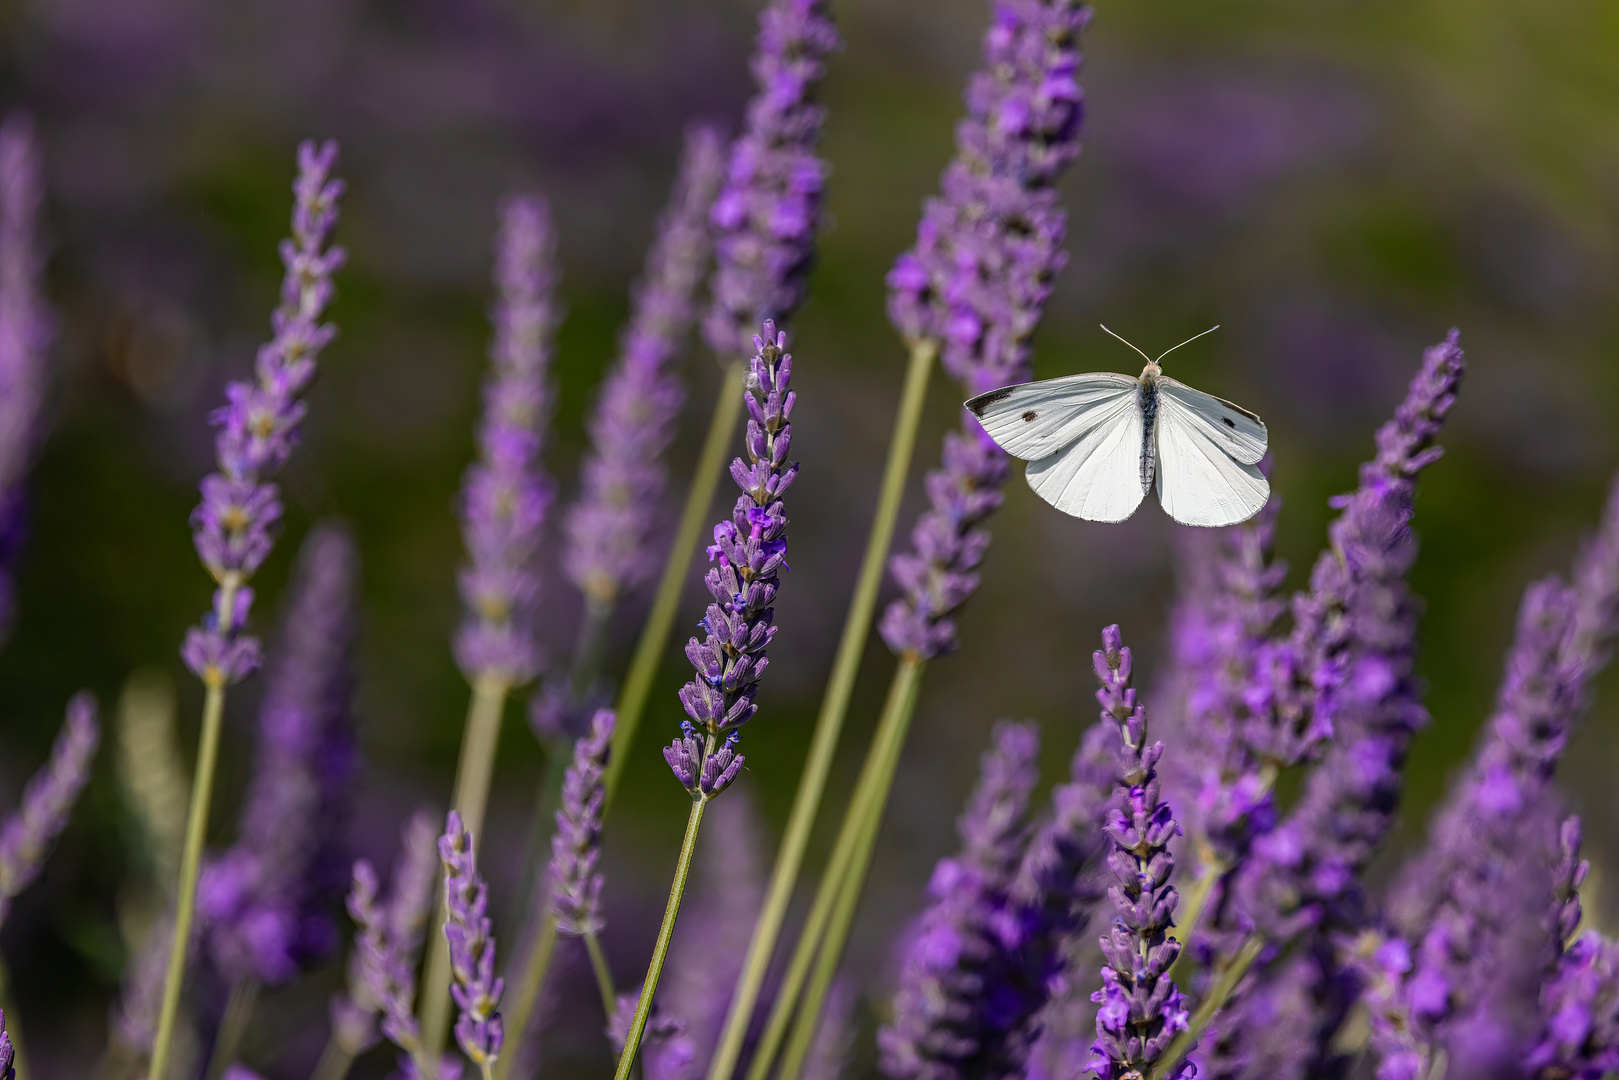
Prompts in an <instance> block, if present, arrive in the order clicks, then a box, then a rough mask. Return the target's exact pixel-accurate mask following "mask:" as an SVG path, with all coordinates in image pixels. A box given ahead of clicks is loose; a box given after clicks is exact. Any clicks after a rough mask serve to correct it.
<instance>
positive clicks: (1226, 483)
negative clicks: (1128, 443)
mask: <svg viewBox="0 0 1619 1080" xmlns="http://www.w3.org/2000/svg"><path fill="white" fill-rule="evenodd" d="M1167 381H1168V380H1160V381H1159V386H1160V388H1162V386H1163V384H1164V382H1167ZM1176 387H1177V389H1179V390H1182V391H1184V390H1187V389H1189V388H1188V387H1184V386H1180V384H1176ZM1191 392H1192V393H1193V394H1197V396H1198V397H1199V398H1208V399H1209V400H1210V401H1216V402H1218V401H1219V400H1220V399H1219V398H1211V397H1209V395H1208V394H1201V393H1198V391H1196V390H1193V391H1191ZM1156 428H1157V430H1156V432H1155V434H1156V437H1157V438H1156V441H1157V444H1158V445H1157V453H1158V469H1157V472H1158V501H1159V502H1160V503H1162V504H1163V507H1164V512H1165V513H1167V514H1168V515H1169V516H1170V517H1172V518H1174V519H1175V520H1176V521H1178V522H1180V523H1181V524H1182V525H1203V526H1220V525H1235V524H1236V523H1237V522H1239V521H1247V520H1248V519H1249V518H1251V517H1253V516H1254V515H1255V514H1257V513H1259V508H1260V507H1262V506H1264V505H1265V500H1266V499H1268V498H1270V482H1269V481H1268V480H1266V479H1265V474H1264V473H1262V472H1260V471H1259V468H1258V466H1257V465H1256V464H1255V462H1257V461H1258V457H1257V456H1256V457H1255V458H1254V461H1243V460H1241V459H1239V458H1237V457H1236V456H1235V455H1234V454H1233V453H1232V451H1231V449H1229V448H1228V447H1229V446H1230V442H1231V440H1230V439H1227V438H1225V437H1223V435H1222V432H1221V430H1220V429H1224V430H1225V431H1227V432H1229V431H1234V430H1236V429H1234V428H1230V429H1227V428H1225V425H1224V424H1220V425H1219V428H1218V429H1216V428H1214V427H1213V426H1212V425H1211V424H1210V423H1209V421H1208V416H1207V413H1205V412H1199V411H1197V410H1195V409H1193V408H1192V407H1191V406H1189V405H1187V404H1186V400H1185V398H1184V397H1183V396H1182V395H1181V394H1168V393H1161V394H1160V395H1159V399H1158V422H1157V425H1156ZM1260 430H1261V431H1263V430H1264V428H1263V426H1261V428H1260ZM1251 449H1252V447H1251V446H1248V447H1246V448H1245V449H1243V450H1242V452H1243V453H1244V454H1246V453H1248V452H1250V451H1251ZM1263 450H1264V444H1263V443H1261V444H1260V453H1261V454H1263Z"/></svg>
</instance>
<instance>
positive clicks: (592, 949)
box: [585, 933, 618, 1024]
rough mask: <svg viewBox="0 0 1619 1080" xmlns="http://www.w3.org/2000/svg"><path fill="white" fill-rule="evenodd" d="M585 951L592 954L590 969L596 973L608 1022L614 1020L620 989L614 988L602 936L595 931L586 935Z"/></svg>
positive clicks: (598, 988) (603, 1010)
mask: <svg viewBox="0 0 1619 1080" xmlns="http://www.w3.org/2000/svg"><path fill="white" fill-rule="evenodd" d="M585 952H587V953H589V954H590V970H591V971H592V972H594V973H595V975H596V989H597V990H598V991H599V992H600V993H601V996H602V1012H603V1014H605V1015H606V1017H607V1022H608V1023H609V1024H611V1023H612V1022H613V1013H615V1012H617V1011H618V991H617V990H614V989H613V970H612V969H611V968H609V967H608V966H607V954H606V953H604V952H602V943H601V938H599V937H597V936H596V935H595V934H594V933H589V934H586V935H585Z"/></svg>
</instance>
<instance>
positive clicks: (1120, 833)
mask: <svg viewBox="0 0 1619 1080" xmlns="http://www.w3.org/2000/svg"><path fill="white" fill-rule="evenodd" d="M1092 666H1093V667H1094V668H1095V670H1096V678H1097V680H1098V681H1099V682H1100V683H1101V684H1102V688H1101V689H1100V690H1098V691H1097V692H1096V700H1097V701H1098V702H1099V703H1100V704H1101V706H1102V718H1103V723H1107V722H1109V721H1111V722H1112V723H1113V724H1114V725H1116V728H1117V732H1118V734H1119V736H1120V737H1121V738H1122V739H1123V743H1124V746H1123V751H1122V752H1121V753H1120V754H1119V756H1118V758H1117V764H1116V765H1115V773H1114V793H1113V797H1112V798H1111V799H1110V800H1109V801H1108V805H1107V808H1106V811H1105V813H1104V814H1103V816H1102V817H1101V818H1100V824H1101V827H1102V831H1103V832H1104V833H1105V834H1106V836H1107V838H1108V840H1110V841H1111V842H1112V845H1113V850H1112V852H1110V853H1109V855H1108V857H1107V865H1108V869H1109V870H1111V871H1112V873H1113V878H1114V881H1115V884H1114V885H1112V886H1111V887H1109V889H1108V897H1109V899H1111V900H1112V901H1113V909H1114V915H1113V925H1112V927H1111V928H1110V929H1109V932H1108V935H1107V936H1106V937H1104V938H1103V939H1102V955H1103V956H1104V957H1105V958H1106V960H1107V963H1106V964H1105V965H1104V966H1103V967H1102V989H1100V990H1098V991H1097V992H1096V993H1095V994H1093V995H1091V1000H1092V1001H1095V1002H1096V1003H1097V1004H1098V1005H1100V1006H1101V1008H1099V1009H1098V1010H1097V1012H1096V1043H1095V1044H1094V1045H1093V1046H1092V1047H1091V1052H1092V1054H1093V1055H1094V1056H1093V1057H1092V1059H1091V1061H1090V1063H1089V1064H1088V1065H1087V1066H1086V1067H1087V1068H1089V1069H1091V1070H1092V1071H1094V1072H1095V1073H1096V1075H1097V1076H1098V1077H1099V1078H1100V1080H1129V1078H1131V1077H1140V1076H1145V1075H1147V1074H1148V1073H1150V1072H1152V1070H1153V1066H1154V1065H1155V1064H1156V1063H1157V1061H1158V1059H1159V1058H1160V1057H1161V1056H1162V1055H1163V1053H1164V1051H1165V1050H1167V1049H1168V1048H1169V1044H1170V1041H1171V1040H1172V1039H1173V1038H1174V1037H1175V1033H1176V1032H1179V1031H1185V1030H1186V1029H1187V1020H1188V1016H1189V1010H1188V1009H1187V1007H1186V995H1184V994H1182V993H1181V992H1180V990H1179V988H1177V987H1176V985H1175V981H1174V980H1173V979H1171V978H1170V977H1169V969H1170V968H1171V967H1172V966H1173V965H1174V963H1175V958H1176V957H1177V956H1179V955H1180V943H1179V942H1178V941H1176V940H1175V939H1174V938H1171V937H1169V936H1168V931H1169V929H1170V928H1171V927H1173V926H1174V925H1175V920H1174V916H1175V906H1176V904H1177V902H1178V900H1179V897H1178V895H1177V894H1176V892H1175V886H1174V885H1173V884H1172V883H1171V878H1173V876H1174V873H1175V859H1174V856H1173V855H1171V854H1170V851H1169V842H1170V840H1171V838H1173V837H1175V836H1177V835H1179V833H1180V826H1179V825H1178V824H1176V822H1175V818H1174V814H1173V811H1172V810H1171V808H1170V806H1169V804H1168V803H1167V802H1165V801H1163V799H1162V789H1161V785H1160V784H1159V781H1158V775H1157V765H1158V760H1159V758H1161V757H1163V754H1164V744H1163V743H1153V744H1152V745H1150V746H1149V745H1148V744H1147V712H1146V710H1145V709H1144V708H1142V707H1141V706H1140V705H1138V704H1136V692H1135V690H1134V689H1132V688H1131V686H1130V676H1131V668H1132V661H1131V657H1130V650H1129V649H1128V648H1126V647H1125V646H1124V645H1123V643H1122V641H1121V639H1120V637H1119V628H1118V627H1117V626H1109V627H1108V628H1107V629H1106V630H1103V631H1102V648H1101V649H1100V650H1098V651H1097V652H1096V653H1094V654H1093V657H1092ZM1195 1072H1196V1069H1195V1068H1194V1067H1193V1066H1192V1065H1191V1064H1190V1063H1187V1062H1182V1063H1180V1064H1178V1065H1174V1066H1173V1069H1172V1071H1171V1072H1170V1073H1169V1076H1170V1077H1171V1080H1181V1078H1189V1077H1191V1076H1192V1075H1193V1074H1194V1073H1195Z"/></svg>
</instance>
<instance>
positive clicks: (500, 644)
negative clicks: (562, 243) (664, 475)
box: [455, 197, 558, 685]
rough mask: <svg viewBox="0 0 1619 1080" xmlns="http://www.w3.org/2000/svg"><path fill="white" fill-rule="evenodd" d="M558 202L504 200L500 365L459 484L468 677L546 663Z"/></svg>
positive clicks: (509, 674) (459, 646)
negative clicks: (545, 543)
mask: <svg viewBox="0 0 1619 1080" xmlns="http://www.w3.org/2000/svg"><path fill="white" fill-rule="evenodd" d="M554 249H555V238H554V237H553V236H552V232H551V220H550V212H549V211H548V210H547V208H546V205H545V203H544V202H543V201H541V200H539V199H537V198H527V197H525V198H514V199H510V200H508V201H507V202H506V203H505V205H504V206H502V207H501V212H500V230H499V233H498V235H497V236H496V240H495V288H496V292H497V299H496V302H495V308H494V313H493V321H494V327H495V336H494V342H493V344H492V346H491V347H490V353H489V359H490V365H491V367H492V369H493V371H492V373H491V375H490V378H489V381H488V383H486V384H485V386H484V392H483V419H482V422H481V423H480V424H479V427H478V461H477V462H476V463H474V464H473V465H472V466H471V467H470V468H468V469H467V474H466V479H465V480H464V481H463V483H462V490H461V499H462V505H461V532H462V537H463V540H464V541H465V543H466V548H467V554H468V555H469V556H470V557H471V561H470V562H469V564H468V565H467V566H465V567H464V568H463V569H462V571H461V576H460V587H461V600H462V602H463V603H464V604H465V606H466V616H465V619H464V620H463V621H462V624H461V628H460V629H459V630H458V631H457V632H456V635H455V659H456V662H457V663H458V664H460V666H461V671H462V672H463V673H464V674H465V675H466V677H467V678H468V679H472V680H477V679H480V678H493V679H498V680H501V681H503V682H505V683H507V684H512V685H515V684H520V683H524V682H527V681H528V680H529V679H531V678H533V677H534V675H535V673H536V672H538V670H539V667H540V654H539V643H538V642H537V641H536V640H535V635H534V611H535V607H536V605H537V604H538V603H539V598H540V579H539V575H538V574H537V573H536V572H535V570H534V567H533V565H532V563H533V559H534V553H535V550H536V549H537V548H538V546H539V542H540V532H541V529H542V527H543V526H544V524H545V516H546V513H547V511H548V510H549V509H550V505H551V485H550V481H549V480H548V479H547V478H546V476H545V474H544V472H543V471H542V470H541V468H540V450H541V448H542V446H543V444H544V441H545V429H546V425H547V423H548V421H549V419H550V410H551V390H550V387H549V385H548V383H547V371H548V369H549V367H550V363H551V335H552V333H553V331H554V330H555V328H556V323H557V317H558V316H557V310H556V304H555V301H554V299H553V297H552V292H553V290H554V289H555V288H556V269H555V267H554V265H553V257H554V254H555V250H554Z"/></svg>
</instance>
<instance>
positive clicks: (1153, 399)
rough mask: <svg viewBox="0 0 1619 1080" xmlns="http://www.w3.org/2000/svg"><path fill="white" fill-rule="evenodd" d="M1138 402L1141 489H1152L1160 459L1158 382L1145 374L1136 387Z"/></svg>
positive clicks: (1143, 490)
mask: <svg viewBox="0 0 1619 1080" xmlns="http://www.w3.org/2000/svg"><path fill="white" fill-rule="evenodd" d="M1136 403H1137V404H1138V405H1140V406H1141V490H1142V492H1143V493H1145V492H1148V491H1151V490H1152V480H1153V467H1154V465H1155V464H1156V462H1157V460H1158V455H1157V452H1156V451H1155V450H1154V449H1153V447H1154V446H1155V445H1156V444H1155V443H1154V441H1153V436H1154V435H1155V434H1156V429H1157V425H1158V382H1157V380H1156V379H1154V378H1152V377H1151V376H1150V375H1145V374H1143V375H1142V377H1141V382H1140V383H1138V384H1137V387H1136Z"/></svg>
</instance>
